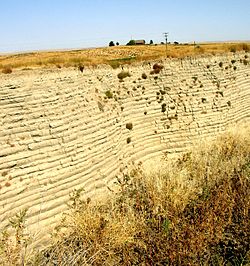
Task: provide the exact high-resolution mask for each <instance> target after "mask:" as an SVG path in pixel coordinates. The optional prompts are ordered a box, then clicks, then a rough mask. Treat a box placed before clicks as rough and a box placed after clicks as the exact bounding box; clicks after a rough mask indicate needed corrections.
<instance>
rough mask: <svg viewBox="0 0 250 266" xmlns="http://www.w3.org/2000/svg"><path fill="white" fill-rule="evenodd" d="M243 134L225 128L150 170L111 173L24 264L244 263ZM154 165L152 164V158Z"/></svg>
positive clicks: (246, 155) (249, 228) (247, 201)
mask: <svg viewBox="0 0 250 266" xmlns="http://www.w3.org/2000/svg"><path fill="white" fill-rule="evenodd" d="M249 136H250V134H249V128H242V129H241V130H238V131H237V132H235V131H231V132H227V133H226V134H224V135H222V136H220V137H218V139H217V140H216V141H215V142H211V143H210V144H209V143H208V142H207V143H206V144H201V145H200V147H198V146H196V148H195V149H194V151H190V152H187V153H185V154H183V155H182V156H180V157H179V158H178V159H176V160H166V161H165V162H164V163H163V164H161V165H159V167H158V168H157V167H155V169H152V167H150V168H149V169H150V171H149V170H147V169H142V168H141V167H140V166H138V167H135V168H134V169H133V170H132V171H131V172H130V173H124V174H123V175H122V176H121V177H119V178H118V177H117V181H116V185H117V186H116V190H115V191H116V192H114V193H115V194H114V197H113V198H109V199H107V200H106V201H105V202H104V201H103V202H101V203H98V202H96V203H94V202H91V201H90V200H89V199H86V200H83V199H81V196H80V191H78V192H77V191H76V192H75V193H73V194H72V195H71V197H70V199H71V207H72V211H71V213H70V214H67V215H65V217H64V219H63V220H62V222H61V224H59V226H58V228H57V230H56V234H55V235H54V237H53V238H52V239H51V244H50V245H49V246H48V247H47V248H46V249H44V250H43V251H41V252H39V253H38V254H36V256H35V257H34V258H33V260H32V263H33V264H32V265H69V264H70V265H244V263H247V262H249V259H250V251H249V250H250V224H249V210H250V180H249V175H250V137H249ZM154 165H155V164H154Z"/></svg>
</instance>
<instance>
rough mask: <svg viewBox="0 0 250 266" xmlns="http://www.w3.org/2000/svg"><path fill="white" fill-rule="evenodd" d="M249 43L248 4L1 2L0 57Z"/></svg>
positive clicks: (241, 0) (240, 0) (234, 0)
mask: <svg viewBox="0 0 250 266" xmlns="http://www.w3.org/2000/svg"><path fill="white" fill-rule="evenodd" d="M164 32H168V33H169V35H168V40H169V41H170V42H173V41H178V42H194V41H195V42H204V41H232V40H238V41H245V40H250V0H0V52H1V53H5V52H18V51H32V50H50V49H51V50H55V49H71V48H72V49H74V48H87V47H102V46H107V45H108V43H109V42H110V41H111V40H112V41H114V42H119V43H120V44H126V43H127V42H128V41H129V40H130V39H145V40H146V42H149V41H150V40H151V39H152V40H153V41H154V43H159V42H161V41H164V40H165V39H164V35H163V33H164Z"/></svg>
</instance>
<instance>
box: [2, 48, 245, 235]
mask: <svg viewBox="0 0 250 266" xmlns="http://www.w3.org/2000/svg"><path fill="white" fill-rule="evenodd" d="M248 57H249V54H247V53H237V54H226V55H223V56H211V57H199V58H186V59H182V60H181V59H172V60H171V59H166V60H164V61H162V62H160V64H161V65H163V67H164V68H163V69H162V70H161V71H160V73H158V74H150V72H151V71H152V68H153V65H154V63H153V62H151V63H144V64H143V65H139V64H138V65H134V66H128V67H127V69H125V67H124V71H129V73H130V74H131V76H130V77H126V78H124V80H123V82H121V80H119V79H118V77H117V74H118V73H120V72H121V71H122V70H121V69H116V70H113V69H111V68H110V67H107V66H100V67H98V68H95V69H94V68H90V69H86V70H84V72H83V73H81V72H80V71H78V70H76V69H47V70H46V69H43V70H41V69H40V70H32V71H28V70H26V71H25V70H23V71H16V73H13V74H11V75H3V74H2V75H0V98H1V101H0V110H1V112H0V129H1V130H0V144H1V149H0V207H1V208H0V224H1V228H3V227H4V226H5V225H6V224H7V222H8V218H9V217H10V216H12V215H13V214H15V213H17V212H18V211H20V210H21V209H23V208H26V207H27V208H29V210H28V217H27V224H28V229H29V230H31V231H33V232H35V233H39V232H43V231H44V230H47V228H48V226H53V224H54V223H55V221H56V220H57V219H58V216H59V215H60V214H61V213H62V211H64V210H66V209H67V206H66V204H65V203H66V202H67V201H68V198H69V193H70V192H71V191H72V190H73V189H79V188H84V193H85V195H86V196H88V197H92V196H97V195H99V194H103V193H107V192H108V188H109V187H112V184H113V181H114V180H115V177H116V176H117V175H119V174H121V172H122V171H123V170H124V169H125V168H126V167H127V166H129V164H132V163H133V162H135V161H136V162H138V161H146V160H150V159H152V158H154V157H159V156H163V155H167V154H170V155H171V154H176V153H178V152H182V151H184V150H186V149H187V148H188V147H190V145H192V144H193V143H194V142H195V141H197V140H198V139H200V138H210V137H214V136H215V135H216V134H218V133H220V132H223V131H224V130H225V129H226V128H227V127H228V126H230V125H234V124H235V123H243V122H246V121H249V116H250V76H249V75H250V66H249V62H248ZM142 73H145V74H146V76H147V78H146V79H144V78H145V77H146V76H145V77H144V78H142ZM127 123H132V129H128V128H126V124H127Z"/></svg>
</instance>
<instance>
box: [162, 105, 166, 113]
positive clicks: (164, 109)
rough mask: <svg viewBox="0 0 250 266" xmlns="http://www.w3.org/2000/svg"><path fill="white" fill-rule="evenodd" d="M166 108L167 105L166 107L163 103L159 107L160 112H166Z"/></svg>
mask: <svg viewBox="0 0 250 266" xmlns="http://www.w3.org/2000/svg"><path fill="white" fill-rule="evenodd" d="M166 106H167V105H166V104H165V103H163V104H162V105H161V111H162V112H163V113H165V112H166V110H167V108H166Z"/></svg>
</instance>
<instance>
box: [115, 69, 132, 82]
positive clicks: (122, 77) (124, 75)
mask: <svg viewBox="0 0 250 266" xmlns="http://www.w3.org/2000/svg"><path fill="white" fill-rule="evenodd" d="M130 76H131V75H130V73H129V72H128V71H122V72H120V73H119V74H118V75H117V77H118V79H120V80H123V79H124V78H126V77H130Z"/></svg>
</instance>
